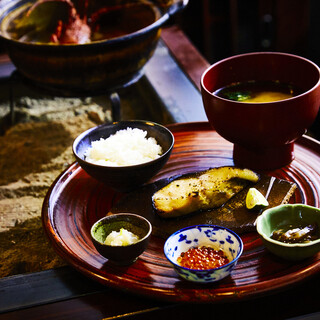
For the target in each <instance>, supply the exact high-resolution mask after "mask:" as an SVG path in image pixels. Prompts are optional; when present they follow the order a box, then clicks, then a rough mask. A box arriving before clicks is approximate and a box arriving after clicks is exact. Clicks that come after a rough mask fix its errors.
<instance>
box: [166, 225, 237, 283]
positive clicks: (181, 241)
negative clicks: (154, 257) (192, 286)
mask: <svg viewBox="0 0 320 320" xmlns="http://www.w3.org/2000/svg"><path fill="white" fill-rule="evenodd" d="M242 251H243V243H242V240H241V238H240V237H239V236H238V235H237V234H236V233H234V232H233V231H231V230H229V229H227V228H224V227H221V226H216V225H208V224H205V225H195V226H190V227H187V228H184V229H181V230H178V231H177V232H175V233H173V234H172V235H171V236H170V237H169V238H168V239H167V240H166V242H165V244H164V254H165V256H166V258H167V259H168V260H169V261H170V262H171V263H172V265H173V267H174V270H175V271H176V272H177V274H178V275H179V276H180V277H182V278H183V279H185V280H188V281H193V282H200V283H208V282H215V281H219V280H221V279H223V278H225V277H227V276H229V275H230V273H231V272H232V270H233V269H234V268H235V266H236V265H237V262H238V259H239V257H240V256H241V254H242Z"/></svg>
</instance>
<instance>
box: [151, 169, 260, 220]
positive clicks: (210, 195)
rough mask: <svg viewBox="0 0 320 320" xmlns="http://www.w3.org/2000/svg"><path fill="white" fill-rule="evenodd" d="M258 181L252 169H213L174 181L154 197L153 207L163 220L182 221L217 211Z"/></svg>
mask: <svg viewBox="0 0 320 320" xmlns="http://www.w3.org/2000/svg"><path fill="white" fill-rule="evenodd" d="M258 180H259V175H258V174H257V173H255V172H253V171H251V170H249V169H241V168H236V167H217V168H212V169H209V170H206V171H201V172H199V173H195V174H188V175H185V176H182V177H180V178H177V179H175V180H173V181H171V182H170V183H169V184H168V185H166V186H165V187H163V188H161V189H160V190H158V191H157V192H155V193H154V194H153V196H152V204H153V207H154V208H155V209H156V211H157V213H158V214H159V215H160V216H161V217H163V218H173V217H179V216H183V215H186V214H189V213H192V212H196V211H200V210H209V209H212V208H218V207H220V206H222V205H223V204H224V203H225V202H227V201H228V200H229V199H230V198H231V197H233V196H234V195H235V194H237V193H238V192H240V191H241V190H242V189H244V188H245V187H246V186H247V185H248V184H249V183H256V182H258Z"/></svg>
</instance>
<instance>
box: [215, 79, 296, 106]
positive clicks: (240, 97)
mask: <svg viewBox="0 0 320 320" xmlns="http://www.w3.org/2000/svg"><path fill="white" fill-rule="evenodd" d="M301 93H302V91H301V90H299V89H298V88H296V87H294V86H293V85H291V84H285V83H281V82H279V81H247V82H237V83H233V84H231V85H228V86H226V87H223V88H220V89H218V90H217V91H215V92H213V94H215V95H217V96H218V97H221V98H224V99H228V100H233V101H238V102H246V103H263V102H273V101H280V100H285V99H289V98H292V97H294V96H296V95H299V94H301Z"/></svg>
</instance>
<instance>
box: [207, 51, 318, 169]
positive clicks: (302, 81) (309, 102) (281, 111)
mask: <svg viewBox="0 0 320 320" xmlns="http://www.w3.org/2000/svg"><path fill="white" fill-rule="evenodd" d="M252 80H253V81H269V80H271V81H280V82H282V83H287V84H292V85H294V86H296V87H298V88H299V89H300V90H301V92H302V93H301V94H299V95H297V96H295V97H292V98H289V99H286V100H281V101H275V102H267V103H245V102H237V101H231V100H227V99H224V98H221V97H218V96H217V95H215V94H214V93H213V92H215V91H216V90H218V89H220V88H222V87H225V86H228V85H230V84H232V83H236V82H244V81H252ZM201 91H202V98H203V104H204V108H205V112H206V115H207V118H208V121H209V122H210V124H211V125H212V126H213V128H214V129H215V130H216V131H217V132H218V133H219V134H220V135H221V136H222V137H224V138H225V139H226V140H228V141H230V142H232V143H233V144H234V148H233V158H234V162H235V164H236V165H239V166H244V167H248V168H252V169H256V170H272V169H276V168H280V167H282V166H285V165H287V164H289V163H290V162H291V161H292V160H293V159H294V142H295V141H296V140H297V139H298V138H299V137H301V136H302V135H303V134H304V133H305V132H306V130H307V129H308V128H309V127H310V126H311V125H312V123H313V122H314V120H315V118H316V116H317V113H318V110H319V105H320V70H319V67H318V66H317V65H316V64H315V63H313V62H311V61H310V60H307V59H305V58H303V57H299V56H295V55H291V54H286V53H278V52H257V53H248V54H242V55H237V56H233V57H230V58H227V59H224V60H222V61H219V62H217V63H215V64H213V65H212V66H210V67H209V68H208V69H207V70H206V71H205V72H204V73H203V75H202V78H201Z"/></svg>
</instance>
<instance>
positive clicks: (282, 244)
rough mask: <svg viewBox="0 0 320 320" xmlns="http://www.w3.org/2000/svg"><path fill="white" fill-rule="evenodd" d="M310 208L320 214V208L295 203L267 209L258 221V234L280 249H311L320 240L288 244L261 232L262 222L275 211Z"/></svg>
mask: <svg viewBox="0 0 320 320" xmlns="http://www.w3.org/2000/svg"><path fill="white" fill-rule="evenodd" d="M287 207H290V208H298V207H299V208H310V209H312V210H315V211H318V212H319V214H320V208H317V207H313V206H310V205H306V204H302V203H295V204H280V205H278V206H276V207H272V208H268V209H266V210H265V211H264V212H263V213H262V214H261V215H260V216H259V217H258V218H257V220H256V229H257V232H258V234H259V235H260V236H261V237H262V238H263V239H264V240H265V241H267V242H269V243H272V244H274V245H277V246H279V247H284V248H306V247H311V246H313V245H315V244H318V243H320V238H319V239H317V240H313V241H310V242H304V243H286V242H282V241H278V240H274V239H272V238H271V237H270V236H267V235H266V234H265V233H264V232H262V230H261V228H262V227H261V224H262V220H263V219H264V218H265V217H266V216H267V215H269V214H270V212H274V211H275V210H279V209H280V210H281V209H282V208H287Z"/></svg>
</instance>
